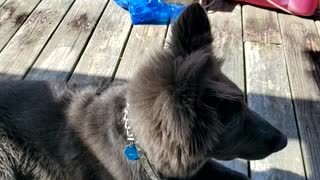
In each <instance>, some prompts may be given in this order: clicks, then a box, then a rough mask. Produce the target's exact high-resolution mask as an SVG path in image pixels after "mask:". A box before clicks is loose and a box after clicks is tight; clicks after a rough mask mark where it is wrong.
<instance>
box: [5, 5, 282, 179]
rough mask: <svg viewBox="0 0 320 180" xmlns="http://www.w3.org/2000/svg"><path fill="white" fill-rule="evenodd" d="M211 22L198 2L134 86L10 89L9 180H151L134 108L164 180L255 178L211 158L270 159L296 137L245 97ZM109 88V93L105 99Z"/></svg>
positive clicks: (23, 84) (16, 85)
mask: <svg viewBox="0 0 320 180" xmlns="http://www.w3.org/2000/svg"><path fill="white" fill-rule="evenodd" d="M212 41H213V39H212V36H211V32H210V23H209V20H208V18H207V16H206V13H205V11H204V10H203V9H202V7H201V6H200V5H197V4H193V5H191V6H189V7H188V8H187V9H186V10H185V11H184V12H183V13H182V15H181V16H180V18H179V19H178V21H177V23H176V24H175V25H174V26H173V28H172V40H171V43H170V45H169V48H167V49H165V50H160V51H159V52H158V53H156V54H155V55H153V56H151V58H150V59H148V61H147V62H146V63H145V64H144V65H143V66H142V67H141V68H140V69H139V71H138V73H137V74H135V75H134V77H133V78H132V79H131V81H130V82H129V84H128V83H127V82H125V81H119V82H118V81H115V82H113V83H110V84H108V86H104V88H102V89H103V90H102V91H100V90H101V87H94V86H84V87H82V86H77V85H71V84H67V83H65V82H43V81H3V82H1V83H0V87H1V88H0V179H59V180H60V179H75V180H82V179H83V180H88V179H119V180H128V179H148V176H147V175H146V173H145V170H144V169H143V168H142V166H141V164H140V162H139V161H128V160H127V159H126V158H125V156H124V154H123V150H124V148H125V146H126V145H127V144H128V142H127V140H126V132H125V130H124V122H123V116H124V113H123V111H124V109H125V107H126V104H127V103H129V107H128V110H129V123H130V126H131V128H132V133H133V134H134V136H135V138H136V140H137V143H138V144H139V146H140V147H141V148H142V150H143V151H144V152H145V153H146V155H147V157H148V159H149V160H150V162H151V164H152V166H153V167H154V169H155V170H156V172H157V173H158V174H159V175H160V176H161V177H162V179H213V178H216V179H247V178H246V177H245V176H243V175H241V174H240V173H237V172H235V171H232V170H230V169H228V168H225V167H223V166H221V165H219V164H217V163H215V162H214V161H213V160H210V158H216V159H224V160H227V159H232V158H236V157H239V158H245V159H260V158H264V157H266V156H268V155H269V154H271V153H273V152H276V151H278V150H281V149H282V148H284V147H285V146H286V137H285V136H284V135H283V134H281V133H280V132H279V131H278V130H276V129H275V128H274V127H272V126H271V125H270V124H269V123H267V122H266V121H265V120H264V119H263V118H261V117H260V116H259V115H257V114H255V113H254V112H252V111H251V110H250V109H249V108H248V107H247V106H246V104H245V103H244V101H243V93H242V92H241V91H240V90H239V88H238V87H237V86H236V85H235V84H234V83H232V82H231V81H230V80H229V79H228V78H227V77H226V76H225V75H223V73H222V72H221V70H220V66H221V62H220V61H219V60H217V59H216V58H215V57H214V56H213V54H212V48H211V44H212ZM98 91H99V93H97V92H98Z"/></svg>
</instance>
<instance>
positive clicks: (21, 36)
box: [0, 0, 73, 79]
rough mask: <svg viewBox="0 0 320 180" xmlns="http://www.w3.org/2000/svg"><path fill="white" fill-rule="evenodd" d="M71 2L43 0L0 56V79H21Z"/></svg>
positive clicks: (67, 0)
mask: <svg viewBox="0 0 320 180" xmlns="http://www.w3.org/2000/svg"><path fill="white" fill-rule="evenodd" d="M72 2H73V0H55V1H53V0H43V1H42V2H41V3H40V4H39V5H38V7H37V8H36V9H35V11H34V12H33V13H32V14H31V15H30V16H29V18H28V19H27V20H26V22H25V23H24V25H23V26H21V28H20V29H19V30H18V31H17V33H16V34H15V36H14V37H13V38H12V39H11V41H10V42H9V43H8V44H7V46H6V47H5V48H4V49H3V50H2V52H1V54H0V73H1V74H0V79H21V78H22V77H23V76H24V74H25V73H26V72H27V71H28V69H29V68H30V66H31V65H32V63H33V62H34V61H35V59H36V58H37V56H38V54H39V53H40V51H41V50H42V48H43V46H44V45H45V44H46V42H47V41H48V39H49V38H50V36H51V34H52V33H53V32H54V30H55V29H56V27H57V25H58V24H59V23H60V20H61V18H63V17H64V15H65V13H66V12H67V10H68V9H69V7H70V5H71V4H72Z"/></svg>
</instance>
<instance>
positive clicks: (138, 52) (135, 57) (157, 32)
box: [115, 25, 167, 80]
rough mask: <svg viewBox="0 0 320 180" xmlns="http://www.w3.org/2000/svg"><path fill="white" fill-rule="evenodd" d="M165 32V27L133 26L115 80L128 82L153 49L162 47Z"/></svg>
mask: <svg viewBox="0 0 320 180" xmlns="http://www.w3.org/2000/svg"><path fill="white" fill-rule="evenodd" d="M166 31H167V26H166V25H161V26H160V25H143V26H140V25H137V26H134V27H133V29H132V32H131V35H130V37H129V40H128V43H127V46H126V48H125V51H124V54H123V56H122V57H121V60H120V64H119V67H118V69H117V72H116V74H115V78H117V79H125V80H128V79H129V78H130V77H131V76H132V74H134V73H135V72H136V71H137V69H138V68H139V66H140V65H141V64H143V62H144V60H145V59H147V58H148V57H150V54H152V53H153V52H154V50H155V48H162V47H163V43H164V40H165V36H166Z"/></svg>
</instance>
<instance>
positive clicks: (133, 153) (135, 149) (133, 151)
mask: <svg viewBox="0 0 320 180" xmlns="http://www.w3.org/2000/svg"><path fill="white" fill-rule="evenodd" d="M128 107H129V104H127V106H126V108H125V109H124V116H123V121H124V128H125V129H126V134H127V141H128V142H129V144H128V145H126V147H125V149H124V154H125V156H126V157H127V159H128V160H130V161H136V160H138V159H139V160H140V162H141V164H142V166H143V168H144V169H145V171H146V172H147V174H148V176H149V178H150V179H151V180H160V177H159V176H158V174H157V173H156V172H155V170H154V169H153V167H152V166H151V163H150V161H149V160H148V158H147V156H146V154H145V153H144V152H143V150H142V149H141V148H140V147H139V145H138V144H137V143H136V142H135V138H134V136H133V134H132V132H131V129H130V126H129V118H128V113H129V111H128Z"/></svg>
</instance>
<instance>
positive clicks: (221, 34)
mask: <svg viewBox="0 0 320 180" xmlns="http://www.w3.org/2000/svg"><path fill="white" fill-rule="evenodd" d="M213 12H214V13H213ZM208 16H209V19H210V22H211V28H212V34H213V36H214V43H213V47H214V54H215V55H216V56H217V57H218V58H222V59H224V65H223V66H222V71H223V72H224V73H225V74H226V75H227V76H228V77H229V78H230V79H231V80H232V81H233V82H235V83H236V84H237V85H238V86H239V87H240V89H242V90H243V91H244V88H245V87H244V63H243V43H242V42H243V41H242V24H241V7H240V5H236V4H233V3H228V2H223V1H217V2H216V3H215V5H214V6H213V7H211V8H210V9H209V15H208ZM221 163H222V164H224V165H225V166H227V167H229V168H231V169H234V170H237V171H239V172H242V173H243V174H248V173H247V172H248V171H247V162H246V161H245V160H234V161H225V162H223V161H221Z"/></svg>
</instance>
